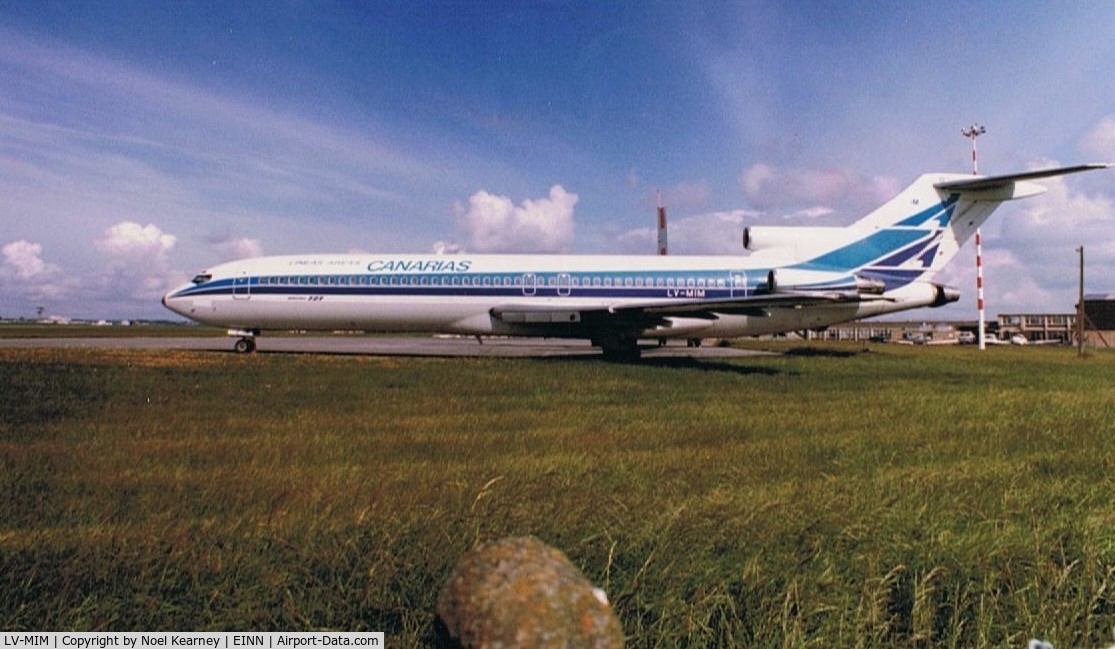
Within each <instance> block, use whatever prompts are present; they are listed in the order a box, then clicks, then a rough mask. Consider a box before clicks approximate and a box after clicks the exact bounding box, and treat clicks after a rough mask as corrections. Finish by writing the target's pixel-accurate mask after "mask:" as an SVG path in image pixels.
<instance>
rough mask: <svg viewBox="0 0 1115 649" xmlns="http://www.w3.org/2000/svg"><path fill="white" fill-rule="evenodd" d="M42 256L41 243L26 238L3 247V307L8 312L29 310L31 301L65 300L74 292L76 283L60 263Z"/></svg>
mask: <svg viewBox="0 0 1115 649" xmlns="http://www.w3.org/2000/svg"><path fill="white" fill-rule="evenodd" d="M42 253H43V247H42V245H41V244H38V243H32V242H30V241H26V240H24V239H20V240H18V241H12V242H11V243H8V244H6V245H5V246H4V247H3V248H0V254H3V263H2V264H0V287H2V289H3V290H0V294H2V295H3V297H2V298H0V305H3V308H4V309H5V310H10V309H19V310H23V311H27V307H28V306H30V305H28V304H26V303H27V302H40V301H48V300H59V299H65V298H67V297H68V296H70V295H71V294H72V293H73V290H74V288H75V286H76V281H75V280H74V279H72V278H69V277H66V275H65V273H63V272H62V269H61V268H60V267H59V266H58V265H57V264H53V263H50V262H47V261H45V260H44V259H43V258H42Z"/></svg>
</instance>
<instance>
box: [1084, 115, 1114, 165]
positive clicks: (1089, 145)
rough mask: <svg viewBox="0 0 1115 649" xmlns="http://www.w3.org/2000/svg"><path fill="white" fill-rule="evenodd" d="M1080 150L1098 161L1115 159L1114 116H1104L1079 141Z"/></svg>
mask: <svg viewBox="0 0 1115 649" xmlns="http://www.w3.org/2000/svg"><path fill="white" fill-rule="evenodd" d="M1080 150H1081V151H1083V152H1084V153H1086V154H1088V155H1093V156H1095V159H1096V161H1098V162H1111V161H1115V117H1111V116H1108V117H1104V118H1103V119H1101V120H1100V121H1099V123H1098V124H1096V125H1095V126H1094V127H1092V130H1090V131H1088V133H1087V134H1086V135H1085V136H1084V139H1083V141H1082V142H1081V143H1080Z"/></svg>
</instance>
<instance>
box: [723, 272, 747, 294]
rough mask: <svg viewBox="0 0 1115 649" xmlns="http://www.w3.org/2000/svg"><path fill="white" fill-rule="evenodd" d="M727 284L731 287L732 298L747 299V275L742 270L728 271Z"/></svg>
mask: <svg viewBox="0 0 1115 649" xmlns="http://www.w3.org/2000/svg"><path fill="white" fill-rule="evenodd" d="M728 283H729V284H730V285H731V287H732V297H747V273H745V272H744V271H742V270H732V271H728Z"/></svg>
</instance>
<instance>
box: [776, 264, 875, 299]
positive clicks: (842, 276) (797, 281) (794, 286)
mask: <svg viewBox="0 0 1115 649" xmlns="http://www.w3.org/2000/svg"><path fill="white" fill-rule="evenodd" d="M765 288H766V290H767V291H768V292H770V293H778V292H779V291H782V292H791V293H800V292H806V291H816V292H819V293H847V294H848V295H849V296H854V295H882V294H883V293H884V292H885V291H886V290H887V285H886V283H885V282H883V281H882V280H879V279H875V278H873V277H864V276H862V275H849V274H847V273H832V272H828V271H821V270H802V269H798V268H776V269H772V270H771V271H770V272H768V273H767V283H766V287H765Z"/></svg>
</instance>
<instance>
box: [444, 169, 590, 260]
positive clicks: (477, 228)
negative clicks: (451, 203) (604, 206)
mask: <svg viewBox="0 0 1115 649" xmlns="http://www.w3.org/2000/svg"><path fill="white" fill-rule="evenodd" d="M577 200H578V199H577V195H576V194H573V193H570V192H567V191H565V188H564V187H562V186H561V185H554V186H553V187H551V188H550V195H549V196H548V197H547V198H538V199H527V200H524V201H523V202H522V203H521V204H520V205H519V206H515V205H514V204H513V203H512V202H511V199H510V198H508V197H506V196H496V195H495V194H489V193H488V192H486V191H483V190H481V191H478V192H476V193H475V194H473V195H472V196H470V197H469V199H468V207H467V208H466V207H464V206H462V205H460V204H459V203H458V204H457V205H456V206H455V207H454V209H455V210H456V212H457V215H458V219H459V221H460V223H461V224H462V225H463V227H464V229H465V231H466V232H467V235H468V248H469V250H473V251H476V252H568V251H569V250H571V249H572V247H573V206H574V205H576V204H577Z"/></svg>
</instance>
